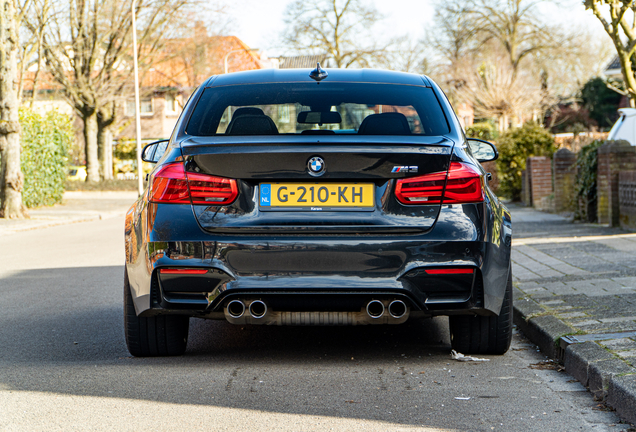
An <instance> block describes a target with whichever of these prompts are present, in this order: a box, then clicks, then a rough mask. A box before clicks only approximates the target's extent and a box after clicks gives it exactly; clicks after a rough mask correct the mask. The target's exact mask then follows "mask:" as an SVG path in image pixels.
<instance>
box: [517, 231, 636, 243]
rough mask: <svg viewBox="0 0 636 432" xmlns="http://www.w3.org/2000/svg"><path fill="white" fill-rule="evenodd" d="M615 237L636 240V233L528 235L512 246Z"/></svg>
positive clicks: (576, 241)
mask: <svg viewBox="0 0 636 432" xmlns="http://www.w3.org/2000/svg"><path fill="white" fill-rule="evenodd" d="M614 238H617V239H618V238H624V239H634V240H636V233H630V234H610V235H595V236H573V237H538V238H537V237H528V238H520V239H512V246H521V245H533V244H544V243H578V242H588V241H597V240H610V239H614Z"/></svg>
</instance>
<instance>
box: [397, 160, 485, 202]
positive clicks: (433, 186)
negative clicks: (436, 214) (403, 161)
mask: <svg viewBox="0 0 636 432" xmlns="http://www.w3.org/2000/svg"><path fill="white" fill-rule="evenodd" d="M444 181H446V189H444ZM442 194H443V197H442ZM395 196H396V198H397V199H398V201H400V202H401V203H402V204H439V203H441V202H444V204H461V203H474V202H482V201H483V200H484V196H483V191H482V186H481V175H480V174H479V172H478V171H477V170H476V169H475V168H473V167H471V166H470V165H467V164H463V163H461V162H451V165H450V169H449V170H448V175H447V174H446V173H445V172H435V173H431V174H426V175H423V176H419V177H410V178H405V179H400V180H398V181H397V185H396V188H395Z"/></svg>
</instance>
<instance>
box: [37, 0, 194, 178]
mask: <svg viewBox="0 0 636 432" xmlns="http://www.w3.org/2000/svg"><path fill="white" fill-rule="evenodd" d="M131 2H132V0H70V1H63V0H53V3H52V9H53V12H52V14H51V18H50V21H49V23H48V25H47V26H46V27H44V23H43V21H42V16H43V14H42V11H40V12H41V13H40V15H39V16H40V19H39V20H37V21H30V22H29V28H30V30H31V31H32V32H34V33H35V32H37V30H38V29H39V28H42V27H44V28H45V31H44V35H43V37H42V46H43V47H44V56H45V58H46V62H47V67H48V69H49V71H50V72H51V74H52V75H53V78H54V79H55V80H56V81H57V82H58V83H59V84H60V85H61V86H62V88H63V91H64V95H65V96H66V98H67V100H68V101H69V103H70V104H71V106H73V108H74V109H75V111H76V112H77V114H78V115H79V117H80V118H81V119H82V122H83V125H84V139H85V152H86V168H87V173H88V176H87V181H99V180H100V177H101V178H103V177H104V175H105V173H106V176H108V172H109V169H108V168H107V167H106V166H107V164H108V160H109V158H108V155H109V152H110V149H106V148H103V147H102V149H101V151H100V150H99V143H100V142H101V143H102V144H103V143H105V142H106V141H107V140H106V139H105V137H106V136H107V133H108V128H109V127H110V125H112V124H113V123H114V121H115V118H116V112H117V111H116V109H114V103H115V100H116V99H117V97H118V96H119V95H121V94H122V92H123V91H124V89H126V88H127V87H128V86H129V85H130V84H129V83H130V74H131V69H132V68H131V64H132V62H131V59H130V54H131V52H132V46H131V43H132V41H131V31H132V26H131V12H130V11H131ZM195 2H196V0H139V1H137V3H136V14H137V16H138V21H137V22H138V26H139V27H141V28H140V29H139V37H138V44H139V46H140V49H139V53H140V55H139V57H140V64H141V66H142V70H143V68H144V66H145V67H146V68H148V67H149V64H150V59H151V58H152V56H153V54H154V53H155V52H156V50H157V49H158V47H159V46H160V45H161V43H162V41H163V40H164V38H166V37H169V35H170V30H171V29H172V28H174V27H177V28H178V27H179V21H178V17H179V16H180V13H181V11H182V10H183V9H185V8H187V7H189V6H192V5H193V4H195ZM98 137H99V138H98ZM100 155H101V156H102V157H101V160H102V164H101V169H100V163H99V160H100ZM100 172H101V174H100Z"/></svg>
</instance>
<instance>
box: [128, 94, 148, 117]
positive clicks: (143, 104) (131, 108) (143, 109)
mask: <svg viewBox="0 0 636 432" xmlns="http://www.w3.org/2000/svg"><path fill="white" fill-rule="evenodd" d="M139 105H140V110H139V112H140V113H141V114H142V115H143V114H152V112H153V111H152V98H151V97H146V98H141V99H140V100H139ZM126 115H129V116H133V115H135V100H134V99H133V100H127V101H126Z"/></svg>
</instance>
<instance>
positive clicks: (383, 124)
mask: <svg viewBox="0 0 636 432" xmlns="http://www.w3.org/2000/svg"><path fill="white" fill-rule="evenodd" d="M358 133H359V134H361V135H410V134H411V128H410V127H409V122H408V121H407V120H406V116H405V115H404V114H401V113H383V114H371V115H370V116H367V117H366V118H365V119H364V120H363V121H362V123H361V124H360V128H359V129H358Z"/></svg>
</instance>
